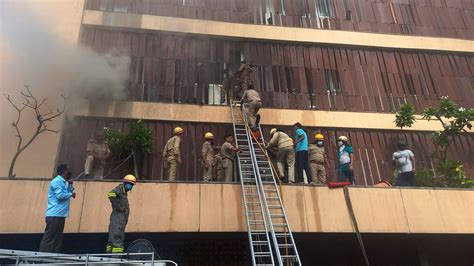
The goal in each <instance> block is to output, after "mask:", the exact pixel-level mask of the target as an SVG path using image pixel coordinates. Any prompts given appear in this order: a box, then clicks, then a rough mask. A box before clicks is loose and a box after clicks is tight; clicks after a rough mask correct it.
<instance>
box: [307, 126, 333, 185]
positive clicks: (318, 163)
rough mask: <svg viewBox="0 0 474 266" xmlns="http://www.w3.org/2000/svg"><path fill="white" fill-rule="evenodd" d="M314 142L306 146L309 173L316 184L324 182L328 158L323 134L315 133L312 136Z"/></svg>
mask: <svg viewBox="0 0 474 266" xmlns="http://www.w3.org/2000/svg"><path fill="white" fill-rule="evenodd" d="M314 140H315V141H314V143H312V144H310V145H309V147H308V157H309V163H310V165H311V174H312V175H313V181H314V182H315V183H316V184H325V183H326V167H325V166H326V165H327V164H328V158H327V157H326V151H325V150H324V136H323V134H321V133H317V134H316V135H315V136H314Z"/></svg>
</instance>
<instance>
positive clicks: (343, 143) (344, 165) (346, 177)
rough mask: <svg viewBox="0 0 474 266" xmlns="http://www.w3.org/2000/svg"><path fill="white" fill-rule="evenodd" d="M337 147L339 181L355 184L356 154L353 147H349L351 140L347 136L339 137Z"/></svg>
mask: <svg viewBox="0 0 474 266" xmlns="http://www.w3.org/2000/svg"><path fill="white" fill-rule="evenodd" d="M337 147H338V148H337V159H338V161H339V163H338V167H337V175H338V177H339V181H340V182H344V181H348V182H351V184H354V167H353V162H354V152H353V149H352V146H351V145H349V139H348V138H347V137H346V136H339V137H338V138H337Z"/></svg>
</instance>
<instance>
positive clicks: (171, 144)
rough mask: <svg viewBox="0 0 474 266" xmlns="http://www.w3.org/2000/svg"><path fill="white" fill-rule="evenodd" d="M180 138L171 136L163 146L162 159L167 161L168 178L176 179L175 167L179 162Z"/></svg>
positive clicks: (170, 179)
mask: <svg viewBox="0 0 474 266" xmlns="http://www.w3.org/2000/svg"><path fill="white" fill-rule="evenodd" d="M180 146H181V138H180V137H179V136H173V137H171V138H170V139H169V140H168V142H166V145H165V147H164V148H163V160H166V162H167V163H168V178H167V179H168V180H169V181H175V180H176V169H177V166H178V164H181V153H180Z"/></svg>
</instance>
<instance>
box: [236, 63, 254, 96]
mask: <svg viewBox="0 0 474 266" xmlns="http://www.w3.org/2000/svg"><path fill="white" fill-rule="evenodd" d="M234 76H235V77H236V78H237V79H238V80H239V81H240V82H241V84H242V85H241V90H243V91H246V90H248V89H250V88H252V87H253V81H252V77H251V76H252V67H251V66H250V65H249V64H247V61H245V60H242V62H240V67H239V70H237V71H236V72H235V73H234Z"/></svg>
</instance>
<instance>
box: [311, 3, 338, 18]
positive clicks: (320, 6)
mask: <svg viewBox="0 0 474 266" xmlns="http://www.w3.org/2000/svg"><path fill="white" fill-rule="evenodd" d="M314 2H315V6H316V15H317V16H318V17H322V18H333V17H334V16H335V12H334V3H333V0H314Z"/></svg>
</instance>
